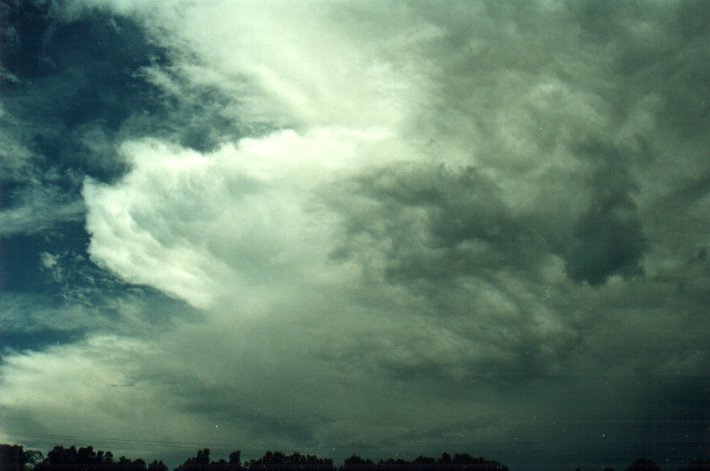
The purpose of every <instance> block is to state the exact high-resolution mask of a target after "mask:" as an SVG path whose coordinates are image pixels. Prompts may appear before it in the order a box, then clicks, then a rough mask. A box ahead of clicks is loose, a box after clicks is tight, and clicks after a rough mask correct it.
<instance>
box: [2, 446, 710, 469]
mask: <svg viewBox="0 0 710 471" xmlns="http://www.w3.org/2000/svg"><path fill="white" fill-rule="evenodd" d="M0 471H170V469H169V468H168V466H167V465H166V464H165V463H163V462H162V461H158V460H153V461H151V462H150V463H147V462H146V461H144V460H143V459H141V458H137V459H130V458H126V457H125V456H120V457H118V458H116V457H114V455H113V453H112V452H110V451H103V450H98V451H96V450H94V447H92V446H86V447H80V448H77V447H76V446H70V447H64V446H61V445H56V446H55V447H54V448H52V449H51V450H50V451H49V452H48V453H47V456H46V457H45V456H44V454H43V453H42V452H40V451H37V450H25V449H24V448H23V447H22V446H21V445H0ZM173 471H508V467H507V466H506V465H504V464H501V463H499V462H497V461H495V460H487V459H485V458H483V457H482V456H479V457H474V456H472V455H470V454H468V453H454V454H453V455H450V454H448V453H446V452H444V453H442V454H441V456H439V457H438V458H433V457H429V456H422V455H420V456H417V457H416V458H414V459H413V460H411V461H410V460H405V459H403V458H387V459H381V460H379V461H377V462H374V461H372V460H370V459H367V458H362V457H360V456H358V455H353V456H351V457H350V458H347V459H346V460H345V461H344V462H343V464H342V465H341V466H338V467H336V466H335V465H334V464H333V460H332V459H329V458H319V457H317V456H315V455H302V454H300V453H299V452H293V453H291V454H290V455H289V454H285V453H282V452H280V451H274V452H272V451H267V452H266V453H265V454H264V456H262V457H261V458H257V459H250V460H247V461H242V458H241V452H240V451H238V450H237V451H233V452H232V453H230V454H229V457H228V459H226V460H225V459H219V460H213V459H211V457H210V450H209V448H204V449H201V450H198V451H197V453H196V455H195V456H192V457H190V458H188V459H187V460H185V462H184V463H182V464H181V465H179V466H178V467H176V468H175V469H174V470H173ZM577 471H579V470H577ZM604 471H614V470H613V469H610V468H607V469H605V470H604ZM626 471H660V468H659V466H658V465H656V464H655V463H654V462H652V461H650V460H648V459H645V458H639V459H637V460H636V461H634V462H633V463H631V464H630V465H629V466H628V468H627V469H626ZM679 471H710V461H707V460H706V461H700V460H696V461H693V462H691V463H689V464H688V465H686V466H685V467H683V468H682V469H680V470H679Z"/></svg>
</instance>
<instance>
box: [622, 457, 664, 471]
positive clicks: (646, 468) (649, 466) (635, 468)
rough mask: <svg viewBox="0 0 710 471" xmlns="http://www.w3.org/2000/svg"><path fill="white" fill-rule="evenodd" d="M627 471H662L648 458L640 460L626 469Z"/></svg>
mask: <svg viewBox="0 0 710 471" xmlns="http://www.w3.org/2000/svg"><path fill="white" fill-rule="evenodd" d="M626 470H627V471H661V468H659V467H658V465H657V464H656V463H654V462H653V461H651V460H648V459H646V458H639V459H637V460H636V461H634V462H633V463H631V464H630V465H629V467H628V468H626Z"/></svg>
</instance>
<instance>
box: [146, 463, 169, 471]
mask: <svg viewBox="0 0 710 471" xmlns="http://www.w3.org/2000/svg"><path fill="white" fill-rule="evenodd" d="M148 471H168V467H167V465H166V464H165V463H163V462H162V461H157V460H153V461H152V462H151V463H150V464H149V465H148Z"/></svg>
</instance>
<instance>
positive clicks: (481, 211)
mask: <svg viewBox="0 0 710 471" xmlns="http://www.w3.org/2000/svg"><path fill="white" fill-rule="evenodd" d="M347 190H348V192H347V194H346V195H344V196H343V200H341V201H339V202H337V203H335V204H338V205H341V206H345V207H342V208H340V210H341V211H342V212H343V213H344V214H346V215H347V218H348V219H347V220H346V224H347V228H348V234H349V236H350V239H351V242H347V241H346V242H345V246H344V247H342V248H341V249H339V250H337V251H336V252H335V253H334V256H336V257H343V256H345V257H347V256H348V255H349V253H350V251H351V250H355V249H356V246H354V247H348V245H349V244H352V243H357V242H358V241H360V240H362V235H363V234H366V235H367V237H368V239H371V241H372V243H373V244H376V245H377V246H378V250H381V251H383V252H385V253H386V254H387V256H386V263H387V267H386V269H385V273H386V276H387V278H388V279H390V280H391V281H402V280H403V281H407V280H410V281H416V280H418V279H424V280H426V281H427V282H431V281H436V282H437V283H439V282H441V283H446V282H448V281H447V280H449V279H450V278H456V277H458V276H466V275H483V274H484V273H486V272H493V271H495V270H498V269H506V268H510V269H514V270H517V269H531V270H532V269H533V268H534V264H535V262H536V261H537V257H538V255H539V254H540V251H541V248H543V247H544V241H543V240H542V238H541V237H540V235H539V234H537V233H536V232H535V231H534V229H531V228H530V227H529V225H527V224H526V222H527V221H526V219H527V218H528V217H529V216H528V215H525V214H515V212H514V211H512V210H511V209H509V208H507V207H506V206H505V203H504V202H502V201H501V199H500V190H499V188H498V187H497V185H496V184H495V183H494V182H493V181H491V180H490V179H489V178H486V177H485V176H483V175H480V174H479V173H478V172H477V171H476V169H475V168H473V167H464V168H456V167H454V168H450V167H447V166H446V165H444V164H440V165H437V164H433V165H410V164H402V165H397V166H393V167H389V168H385V169H379V170H378V171H376V172H373V173H371V174H367V175H364V176H361V177H359V178H358V179H357V180H355V182H353V184H352V186H351V187H347ZM370 248H372V246H370V245H367V246H364V249H365V250H368V249H370Z"/></svg>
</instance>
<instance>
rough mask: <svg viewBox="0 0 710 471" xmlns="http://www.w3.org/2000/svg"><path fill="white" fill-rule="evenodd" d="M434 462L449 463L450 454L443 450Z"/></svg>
mask: <svg viewBox="0 0 710 471" xmlns="http://www.w3.org/2000/svg"><path fill="white" fill-rule="evenodd" d="M436 462H437V463H440V464H451V455H450V454H448V453H447V452H443V453H442V454H441V457H440V458H439V459H438V460H436Z"/></svg>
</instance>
